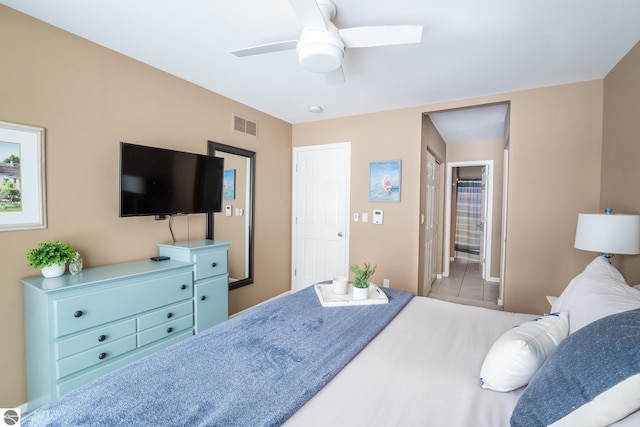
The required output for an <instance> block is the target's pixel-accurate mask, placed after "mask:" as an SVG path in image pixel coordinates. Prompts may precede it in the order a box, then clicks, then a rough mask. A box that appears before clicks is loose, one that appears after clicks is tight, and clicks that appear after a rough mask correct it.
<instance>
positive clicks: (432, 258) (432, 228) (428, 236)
mask: <svg viewBox="0 0 640 427" xmlns="http://www.w3.org/2000/svg"><path fill="white" fill-rule="evenodd" d="M426 166H427V182H426V183H425V189H426V197H425V198H424V200H425V206H424V210H423V212H425V213H426V218H425V221H424V224H423V227H424V236H425V241H424V256H425V259H424V269H425V271H424V283H423V284H422V292H423V293H422V295H427V294H428V293H429V291H430V290H431V284H432V283H433V281H434V280H435V279H436V258H437V250H438V201H439V199H440V198H439V192H440V165H439V164H438V162H436V158H435V157H434V156H433V155H432V154H431V153H429V152H427V165H426Z"/></svg>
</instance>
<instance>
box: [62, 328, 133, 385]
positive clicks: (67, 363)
mask: <svg viewBox="0 0 640 427" xmlns="http://www.w3.org/2000/svg"><path fill="white" fill-rule="evenodd" d="M135 348H136V336H135V335H130V336H128V337H125V338H121V339H119V340H116V341H114V342H112V343H109V344H103V345H101V346H98V347H96V348H92V349H91V350H86V351H83V352H82V353H78V354H75V355H73V356H69V357H65V358H64V359H61V360H58V362H57V363H56V371H57V372H56V378H62V377H66V376H67V375H70V374H73V373H74V372H78V371H81V370H83V369H85V368H88V367H90V366H93V365H98V364H100V363H104V362H106V361H108V360H111V359H113V358H114V357H116V356H119V355H121V354H124V353H126V352H128V351H131V350H134V349H135Z"/></svg>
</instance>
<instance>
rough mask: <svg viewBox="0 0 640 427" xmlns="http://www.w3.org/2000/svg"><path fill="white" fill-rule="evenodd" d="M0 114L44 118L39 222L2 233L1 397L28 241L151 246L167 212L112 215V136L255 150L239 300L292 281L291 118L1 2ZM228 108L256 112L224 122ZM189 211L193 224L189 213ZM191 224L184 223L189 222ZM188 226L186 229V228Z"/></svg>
mask: <svg viewBox="0 0 640 427" xmlns="http://www.w3.org/2000/svg"><path fill="white" fill-rule="evenodd" d="M0 51H1V52H2V66H0V120H2V121H8V122H14V123H23V124H28V125H33V126H41V127H44V128H46V143H45V147H46V154H45V156H46V180H47V188H46V194H47V211H48V228H47V229H44V230H32V231H13V232H3V233H0V242H1V244H0V260H1V261H0V263H1V266H2V281H1V282H0V325H1V326H0V341H1V342H2V343H4V346H3V349H2V357H1V359H0V360H2V362H1V363H0V378H2V381H0V406H4V407H12V406H16V405H20V404H22V403H24V402H25V401H26V390H25V353H24V323H23V296H22V287H21V284H20V282H19V279H20V278H21V277H24V276H27V275H33V274H37V273H36V272H34V271H33V270H31V269H30V268H29V267H28V266H27V263H26V259H25V256H26V253H27V251H28V249H29V248H31V247H34V246H36V245H37V243H38V242H41V241H46V240H50V239H53V240H56V239H60V240H63V241H67V242H69V243H71V244H72V245H73V247H74V248H76V249H77V250H79V251H80V252H81V253H82V255H83V258H84V261H85V264H86V266H87V267H90V266H97V265H103V264H110V263H116V262H121V261H129V260H135V259H144V258H147V257H149V256H152V255H157V253H158V249H157V246H156V244H157V243H159V242H166V241H169V240H170V239H171V235H170V234H169V229H168V225H167V221H154V220H153V219H152V218H149V217H143V218H119V217H118V153H119V142H120V141H128V142H133V143H139V144H146V145H153V146H159V147H165V148H172V149H181V150H184V151H189V152H195V153H203V154H204V153H206V151H207V140H214V141H218V142H222V143H225V144H229V145H236V146H239V147H241V148H246V149H249V150H253V151H256V152H257V168H256V171H257V176H256V218H255V220H256V224H255V233H256V254H255V258H256V265H255V283H254V284H253V285H251V286H246V287H244V288H241V289H237V290H234V291H232V292H231V293H230V304H229V305H230V311H231V312H232V313H233V312H236V311H238V310H241V309H243V308H246V307H249V306H251V305H254V304H256V303H258V302H260V301H263V300H265V299H267V298H269V297H272V296H275V295H278V294H280V293H282V292H285V291H286V290H288V289H289V287H290V273H289V272H290V243H289V242H290V238H289V236H290V211H291V205H290V195H289V194H288V192H287V191H277V192H273V191H272V190H271V185H270V184H269V183H272V182H278V183H280V185H281V188H289V187H290V182H291V178H290V171H289V170H288V168H277V167H276V168H273V167H269V166H268V165H273V164H290V162H291V125H290V124H288V123H285V122H283V121H281V120H277V119H275V118H273V117H270V116H268V115H266V114H264V113H261V112H259V111H256V110H253V109H251V108H248V107H246V106H244V105H241V104H238V103H236V102H233V101H231V100H229V99H227V98H224V97H222V96H220V95H217V94H214V93H212V92H210V91H207V90H204V89H202V88H200V87H197V86H195V85H193V84H190V83H187V82H185V81H183V80H180V79H178V78H175V77H173V76H170V75H168V74H166V73H163V72H160V71H158V70H156V69H153V68H151V67H149V66H147V65H144V64H142V63H140V62H136V61H133V60H131V59H129V58H127V57H125V56H122V55H119V54H116V53H114V52H112V51H110V50H107V49H104V48H102V47H100V46H98V45H95V44H93V43H90V42H87V41H85V40H82V39H80V38H78V37H75V36H72V35H70V34H69V33H66V32H63V31H61V30H58V29H55V28H53V27H51V26H48V25H45V24H43V23H42V22H40V21H37V20H35V19H32V18H29V17H26V16H25V15H22V14H20V13H17V12H15V11H13V10H12V9H9V8H7V7H5V6H0ZM232 112H235V113H237V114H240V115H242V116H244V117H248V118H251V119H253V120H256V121H258V122H259V126H260V131H259V135H260V137H259V138H258V139H255V138H252V137H248V136H246V135H243V134H239V133H234V132H232V130H231V115H232ZM187 221H189V222H190V224H188V223H187ZM205 223H206V219H205V215H192V216H190V217H189V218H187V217H178V218H176V220H175V221H174V232H175V234H176V238H177V239H186V238H189V237H190V238H192V239H194V238H203V237H204V235H205ZM188 226H189V227H188ZM188 229H190V235H187V230H188Z"/></svg>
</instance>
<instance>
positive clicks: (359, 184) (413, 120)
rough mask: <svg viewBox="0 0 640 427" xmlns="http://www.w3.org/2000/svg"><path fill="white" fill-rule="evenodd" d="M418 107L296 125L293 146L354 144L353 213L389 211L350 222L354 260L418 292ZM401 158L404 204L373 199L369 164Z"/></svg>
mask: <svg viewBox="0 0 640 427" xmlns="http://www.w3.org/2000/svg"><path fill="white" fill-rule="evenodd" d="M421 120H422V115H421V112H420V111H419V110H413V111H409V110H397V111H391V112H386V113H378V114H368V115H363V116H355V117H348V118H344V119H335V120H327V121H319V122H313V123H306V124H300V125H294V126H293V142H294V146H296V147H299V146H308V145H320V144H331V143H339V142H347V141H350V142H351V212H359V213H362V212H368V213H369V217H371V216H372V211H373V210H374V209H382V210H384V224H383V225H374V224H373V223H372V222H371V221H369V222H367V223H363V222H351V225H350V231H351V237H350V239H349V242H350V250H349V260H350V262H353V263H358V264H360V263H362V262H370V263H371V264H375V265H377V266H378V268H377V270H376V273H375V275H374V276H373V279H372V282H374V283H382V279H384V278H387V279H390V282H391V286H392V287H395V288H398V289H404V290H409V291H412V292H416V293H417V286H418V268H417V265H418V228H419V223H420V218H419V203H420V196H419V190H420V181H419V180H420V156H419V153H420V133H421V127H422V121H421ZM398 159H400V160H402V188H401V194H400V199H401V202H399V203H371V202H369V200H368V197H369V196H368V188H369V187H368V185H369V184H368V182H369V181H368V180H369V162H370V161H378V160H398Z"/></svg>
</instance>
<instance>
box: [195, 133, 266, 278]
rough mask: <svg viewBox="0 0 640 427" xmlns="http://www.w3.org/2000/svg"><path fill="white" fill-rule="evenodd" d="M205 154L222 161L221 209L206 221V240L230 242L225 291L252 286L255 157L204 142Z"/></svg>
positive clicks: (251, 153)
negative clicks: (227, 280)
mask: <svg viewBox="0 0 640 427" xmlns="http://www.w3.org/2000/svg"><path fill="white" fill-rule="evenodd" d="M208 154H209V155H210V156H216V157H222V158H223V159H224V183H223V189H222V191H223V199H222V209H221V211H220V212H216V213H210V214H209V215H208V218H207V239H211V240H218V241H224V242H230V243H231V245H230V246H229V289H236V288H239V287H241V286H245V285H249V284H251V283H253V224H254V221H253V207H254V202H255V194H254V186H255V167H256V153H255V152H253V151H249V150H245V149H242V148H238V147H233V146H230V145H225V144H220V143H218V142H213V141H209V142H208Z"/></svg>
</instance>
